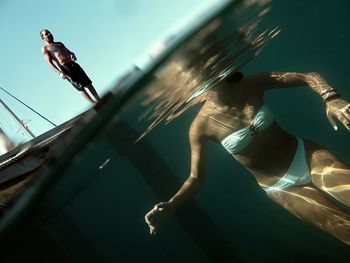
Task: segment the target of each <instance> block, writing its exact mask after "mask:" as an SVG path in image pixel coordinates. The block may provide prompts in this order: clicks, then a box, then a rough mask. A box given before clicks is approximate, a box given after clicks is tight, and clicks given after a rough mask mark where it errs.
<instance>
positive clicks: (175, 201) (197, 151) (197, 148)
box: [169, 123, 208, 207]
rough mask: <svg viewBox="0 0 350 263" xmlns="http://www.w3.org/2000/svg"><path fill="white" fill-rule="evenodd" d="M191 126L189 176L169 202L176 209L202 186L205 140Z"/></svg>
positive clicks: (194, 127)
mask: <svg viewBox="0 0 350 263" xmlns="http://www.w3.org/2000/svg"><path fill="white" fill-rule="evenodd" d="M196 126H197V125H196V123H193V124H192V125H191V129H190V132H189V137H190V145H191V174H190V176H189V177H188V178H187V180H186V181H185V183H184V184H183V185H182V187H181V188H180V190H179V191H178V192H177V193H176V194H175V195H174V196H173V197H172V198H171V199H170V200H169V203H171V204H172V205H173V206H174V207H178V206H179V205H181V204H182V203H183V202H184V201H186V200H187V199H190V198H191V197H193V196H194V195H195V193H197V192H198V191H199V190H200V189H201V188H202V186H203V184H204V175H205V166H206V162H207V144H208V143H207V138H206V137H205V136H203V135H202V134H201V131H199V129H197V128H196Z"/></svg>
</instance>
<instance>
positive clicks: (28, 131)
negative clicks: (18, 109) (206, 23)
mask: <svg viewBox="0 0 350 263" xmlns="http://www.w3.org/2000/svg"><path fill="white" fill-rule="evenodd" d="M0 104H1V105H2V106H4V108H5V109H6V110H7V111H8V112H9V113H10V114H11V115H12V117H13V118H14V119H15V120H16V121H17V122H18V124H19V125H20V126H21V127H22V128H23V129H24V130H25V131H26V132H27V134H28V135H29V136H30V137H31V138H35V135H34V134H33V133H32V132H31V131H30V130H29V129H28V127H27V126H26V125H24V123H23V121H21V120H20V119H19V118H18V117H17V115H16V114H15V113H14V112H13V111H12V110H11V109H10V108H9V107H8V106H7V105H6V104H5V102H3V101H2V100H1V99H0Z"/></svg>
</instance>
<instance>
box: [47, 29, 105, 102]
mask: <svg viewBox="0 0 350 263" xmlns="http://www.w3.org/2000/svg"><path fill="white" fill-rule="evenodd" d="M40 36H41V39H42V40H44V41H45V42H46V44H45V45H44V46H43V48H42V52H43V55H44V57H45V59H46V61H47V63H48V64H49V66H50V67H51V68H52V69H53V70H54V71H56V72H57V74H59V75H60V76H61V78H62V79H67V80H68V81H69V82H70V83H71V84H72V85H73V86H74V87H75V88H76V89H77V90H78V91H79V92H80V94H81V95H82V96H83V97H84V98H85V99H87V100H88V101H89V102H90V103H92V104H93V105H94V106H95V105H96V104H97V103H98V102H99V101H100V97H99V96H98V94H97V92H96V90H95V88H94V86H92V82H91V80H90V79H89V77H88V76H87V75H86V73H85V72H84V70H83V69H82V68H81V67H80V66H79V64H78V63H75V61H76V60H77V58H76V57H75V54H74V53H73V52H71V51H70V50H68V49H67V48H66V47H65V45H64V44H63V43H61V42H54V38H53V35H52V34H51V32H50V31H49V30H47V29H43V30H41V31H40ZM53 62H55V63H56V64H57V65H55V63H53ZM85 88H88V89H89V91H90V92H91V94H92V95H93V96H94V98H95V101H94V100H93V99H92V98H91V97H90V95H89V93H87V91H86V90H85Z"/></svg>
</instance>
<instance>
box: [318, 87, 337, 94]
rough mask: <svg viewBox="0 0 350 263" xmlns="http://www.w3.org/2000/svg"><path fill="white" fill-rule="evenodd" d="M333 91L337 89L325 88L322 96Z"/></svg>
mask: <svg viewBox="0 0 350 263" xmlns="http://www.w3.org/2000/svg"><path fill="white" fill-rule="evenodd" d="M332 91H335V90H334V89H333V88H328V89H325V90H324V91H322V93H321V96H323V95H325V94H327V93H329V92H332Z"/></svg>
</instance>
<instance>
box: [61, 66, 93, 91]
mask: <svg viewBox="0 0 350 263" xmlns="http://www.w3.org/2000/svg"><path fill="white" fill-rule="evenodd" d="M59 67H60V69H61V70H62V72H63V73H64V74H65V75H66V76H67V80H68V81H69V82H70V83H71V84H72V85H73V86H74V87H75V88H76V89H77V90H78V91H81V90H83V88H84V87H86V85H88V84H91V80H90V79H89V77H88V76H87V75H86V73H85V71H84V70H83V69H82V68H81V67H80V66H79V64H78V63H75V62H74V61H72V62H69V63H67V64H63V65H59Z"/></svg>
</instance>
